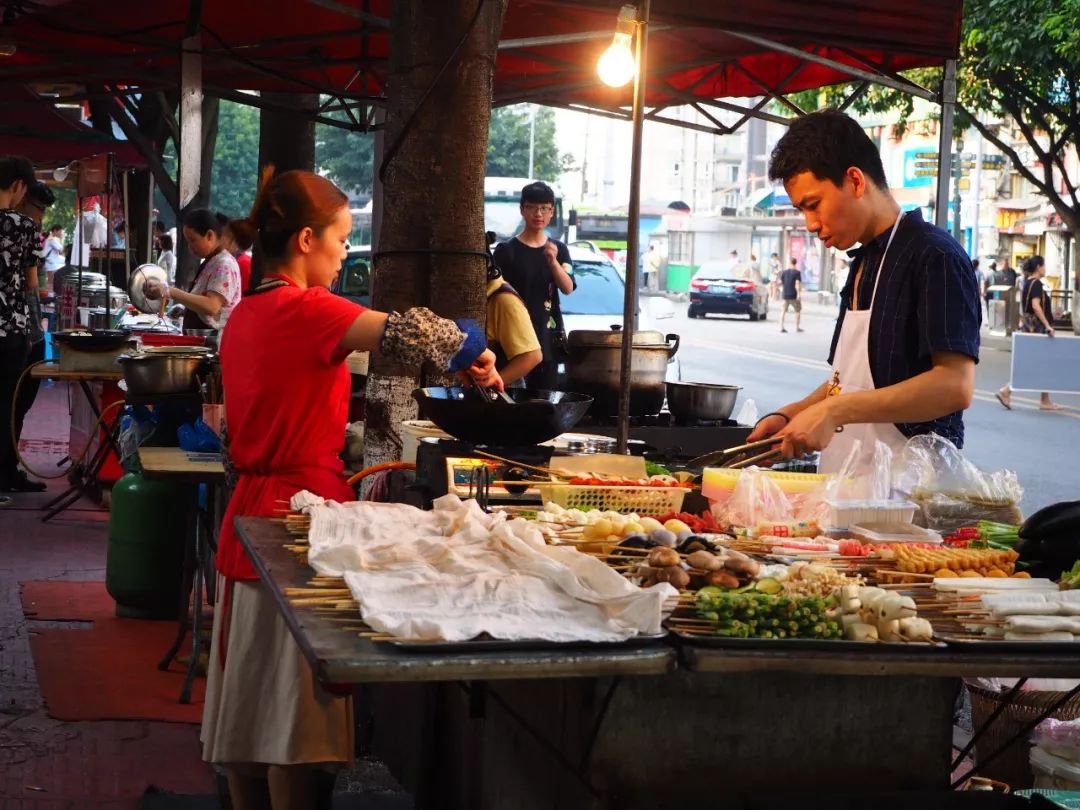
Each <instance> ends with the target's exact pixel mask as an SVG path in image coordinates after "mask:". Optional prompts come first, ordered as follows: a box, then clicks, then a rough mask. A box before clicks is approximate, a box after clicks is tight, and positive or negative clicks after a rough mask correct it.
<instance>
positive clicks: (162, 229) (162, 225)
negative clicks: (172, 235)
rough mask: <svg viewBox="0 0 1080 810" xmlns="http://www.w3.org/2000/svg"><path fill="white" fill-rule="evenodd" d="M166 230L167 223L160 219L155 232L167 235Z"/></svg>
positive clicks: (155, 226)
mask: <svg viewBox="0 0 1080 810" xmlns="http://www.w3.org/2000/svg"><path fill="white" fill-rule="evenodd" d="M165 230H166V228H165V223H164V222H162V221H161V220H160V219H159V220H156V221H155V222H154V231H155V232H156V233H165Z"/></svg>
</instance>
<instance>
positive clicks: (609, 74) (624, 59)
mask: <svg viewBox="0 0 1080 810" xmlns="http://www.w3.org/2000/svg"><path fill="white" fill-rule="evenodd" d="M650 7H651V0H640V4H639V6H623V7H622V8H621V9H619V19H618V21H617V22H616V23H615V37H614V39H612V41H611V46H610V47H609V48H608V49H607V50H606V51H605V52H604V55H603V56H601V57H600V61H599V62H598V63H597V65H596V70H597V73H599V74H600V80H601V81H602V82H603V83H604V84H607V85H610V86H611V87H622V86H623V85H625V84H626V83H627V82H629V81H630V80H631V79H633V80H634V94H633V105H632V107H631V111H630V120H631V122H632V138H631V141H632V145H631V149H630V200H629V203H630V204H629V205H628V206H627V222H626V226H627V227H626V276H625V279H624V282H623V287H624V289H623V336H622V352H621V356H620V363H619V379H620V380H622V385H621V386H620V388H621V390H620V391H619V422H618V431H617V434H616V441H617V443H616V450H615V452H617V453H624V454H625V453H626V452H627V445H628V444H629V440H630V384H629V381H630V376H631V372H632V368H631V366H632V362H631V359H632V347H633V342H634V341H633V334H634V330H635V329H636V328H637V283H638V282H637V279H638V260H639V259H640V258H641V251H640V250H639V242H640V241H641V240H640V233H639V229H640V225H641V140H642V128H643V125H644V123H645V77H646V76H647V75H648V71H647V70H646V66H647V65H648V56H647V53H646V50H647V47H646V46H647V43H648V31H649V11H650ZM631 47H633V49H632V50H631Z"/></svg>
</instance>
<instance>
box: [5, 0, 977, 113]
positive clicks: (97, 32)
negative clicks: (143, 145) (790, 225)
mask: <svg viewBox="0 0 1080 810" xmlns="http://www.w3.org/2000/svg"><path fill="white" fill-rule="evenodd" d="M390 2H391V0H303V2H300V1H299V0H298V1H296V2H289V3H282V4H277V5H276V7H275V8H274V11H273V13H267V10H266V4H265V2H264V0H231V2H229V3H206V4H205V5H204V7H203V8H202V11H201V16H200V18H199V20H198V22H197V23H196V24H194V25H191V24H189V22H188V15H189V11H190V3H189V2H188V0H157V2H154V3H146V2H145V0H113V2H110V3H107V4H106V3H100V2H98V0H67V1H66V2H65V1H64V0H60V2H54V3H52V4H50V5H48V6H44V5H36V6H33V7H32V10H29V11H26V12H23V13H20V14H18V15H17V16H16V18H15V20H14V22H13V23H11V24H10V25H8V26H4V33H7V34H9V35H11V36H12V37H13V38H14V41H15V42H16V44H17V46H18V49H17V51H16V53H15V54H14V55H13V56H12V57H9V58H6V59H3V60H0V78H3V79H7V80H19V81H21V82H24V83H25V82H28V81H65V82H70V81H72V80H76V81H79V82H81V83H87V84H91V83H93V84H101V85H138V86H139V87H142V88H163V87H175V86H176V84H177V76H178V75H179V56H180V42H181V40H182V39H183V38H184V37H185V36H187V35H189V34H191V33H195V32H199V33H201V34H202V45H201V53H202V58H203V82H204V88H205V89H206V91H207V92H211V93H214V92H217V91H221V92H222V95H226V96H228V97H233V96H234V95H235V93H236V91H238V90H272V91H295V92H319V93H323V94H325V95H329V96H332V97H334V98H336V99H339V102H338V103H339V105H340V104H342V103H346V104H350V106H351V107H358V106H361V105H368V104H371V103H379V102H380V101H381V100H382V98H383V93H384V87H385V82H384V76H385V66H386V60H387V52H388V47H389V43H388V31H389V16H390ZM200 5H201V4H200ZM619 5H620V2H619V0H582V2H570V1H569V0H510V4H509V7H508V10H507V13H506V18H505V23H504V26H503V32H502V39H503V42H502V45H501V46H500V53H499V58H498V63H497V83H496V94H495V103H496V104H508V103H515V102H519V101H533V102H538V103H545V104H555V105H559V106H586V107H593V108H596V109H606V110H609V111H612V110H615V109H617V108H619V107H625V106H628V105H629V102H630V98H629V94H628V93H629V91H622V92H617V91H609V90H607V89H606V88H602V86H601V85H600V84H599V82H598V81H597V79H596V73H595V64H596V59H597V57H598V56H599V54H600V52H601V51H602V50H603V48H605V47H606V46H607V44H608V43H609V42H610V38H611V33H612V32H613V29H614V22H615V15H616V12H617V10H618V7H619ZM960 14H961V2H960V0H922V2H918V3H916V4H914V7H913V5H912V4H908V5H897V4H896V3H894V2H886V1H885V0H832V2H829V3H818V4H808V3H805V2H801V1H795V0H755V2H753V3H736V2H729V1H728V0H725V1H724V2H701V1H700V0H697V2H694V1H693V0H653V3H652V19H651V23H652V25H651V30H650V54H651V56H650V60H649V63H650V69H649V80H648V86H647V88H646V106H647V107H649V108H650V109H651V110H652V111H653V112H655V111H656V110H658V109H660V108H663V107H666V106H673V105H680V104H685V103H687V102H688V101H695V102H698V103H708V102H709V101H711V100H715V99H720V98H732V97H739V96H763V95H764V96H772V95H781V94H784V93H790V92H795V91H799V90H805V89H808V88H813V87H819V86H822V85H825V84H833V83H837V82H842V81H848V80H851V79H852V78H867V77H870V76H873V77H875V80H880V81H882V82H884V83H895V84H898V85H901V86H903V87H905V88H906V89H910V90H911V91H912V92H915V93H916V94H918V95H924V96H928V97H929V96H932V95H933V93H931V92H930V91H927V90H924V89H921V88H916V87H915V86H913V85H911V84H910V83H908V82H906V81H904V80H903V79H902V78H900V77H898V76H897V75H896V74H897V71H900V70H905V69H908V68H913V67H920V66H930V65H941V64H942V63H943V62H944V61H945V60H946V59H949V58H952V57H954V56H955V55H956V53H957V50H958V47H959V37H960ZM251 100H255V99H251ZM332 105H333V102H331V103H330V105H328V106H327V108H326V109H330V108H331V107H332ZM370 123H371V119H370V118H368V119H366V120H361V119H358V120H357V121H355V122H354V123H352V124H351V126H353V127H355V128H363V127H365V126H367V125H369V124H370ZM347 125H349V124H347Z"/></svg>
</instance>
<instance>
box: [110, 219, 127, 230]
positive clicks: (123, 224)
mask: <svg viewBox="0 0 1080 810" xmlns="http://www.w3.org/2000/svg"><path fill="white" fill-rule="evenodd" d="M113 230H114V231H116V232H117V233H120V232H121V231H123V232H124V233H127V223H126V222H124V220H120V221H119V222H117V223H116V227H115V228H113Z"/></svg>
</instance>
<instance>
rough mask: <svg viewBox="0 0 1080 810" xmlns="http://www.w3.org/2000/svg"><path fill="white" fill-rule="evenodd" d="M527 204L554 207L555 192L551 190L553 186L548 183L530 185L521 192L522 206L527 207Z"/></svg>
mask: <svg viewBox="0 0 1080 810" xmlns="http://www.w3.org/2000/svg"><path fill="white" fill-rule="evenodd" d="M525 203H538V204H541V205H543V204H544V203H547V204H548V205H554V204H555V192H554V191H552V190H551V186H549V185H548V184H547V183H540V182H536V183H529V185H527V186H525V188H523V189H522V190H521V204H522V205H525Z"/></svg>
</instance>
